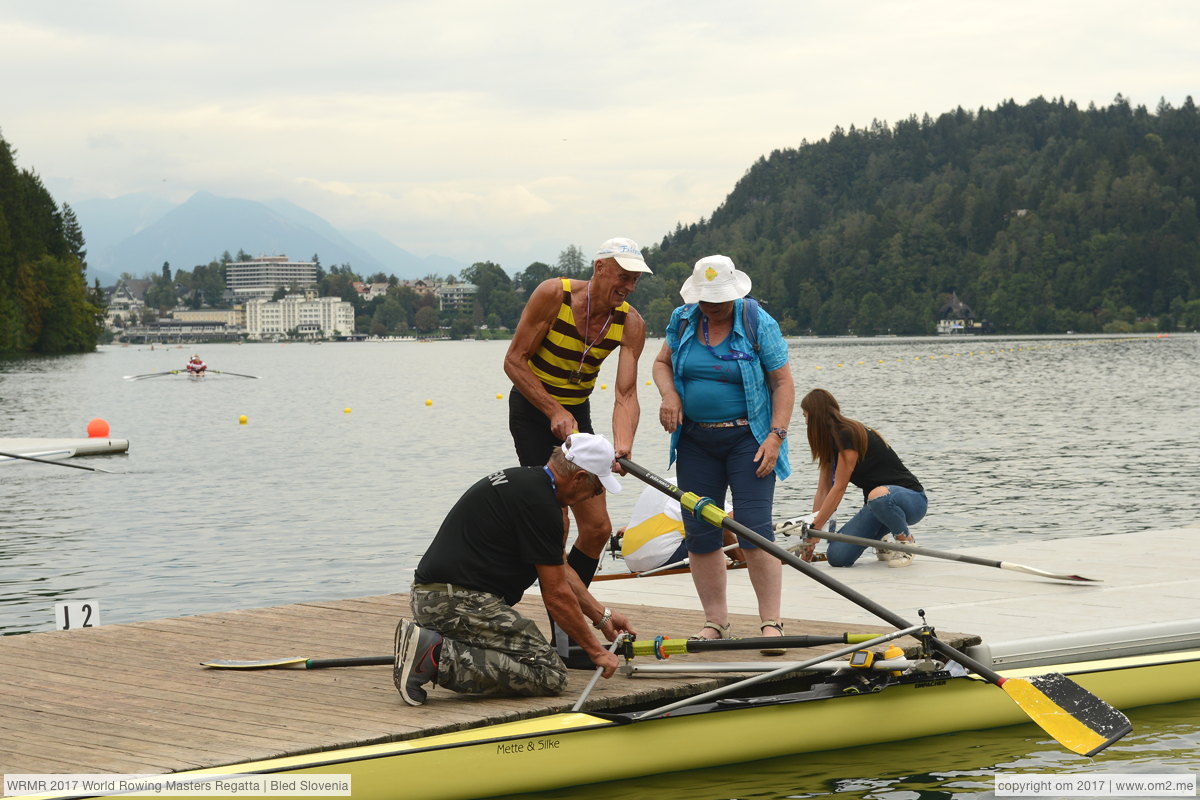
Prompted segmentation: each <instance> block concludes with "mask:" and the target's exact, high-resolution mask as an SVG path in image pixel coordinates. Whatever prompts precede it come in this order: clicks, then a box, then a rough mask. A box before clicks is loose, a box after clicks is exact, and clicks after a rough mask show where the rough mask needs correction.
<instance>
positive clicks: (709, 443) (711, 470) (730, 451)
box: [675, 420, 775, 553]
mask: <svg viewBox="0 0 1200 800" xmlns="http://www.w3.org/2000/svg"><path fill="white" fill-rule="evenodd" d="M757 452H758V440H757V439H755V438H754V434H753V433H751V432H750V426H748V425H742V426H739V427H736V428H701V427H700V426H699V425H697V424H696V423H694V422H692V421H691V420H684V422H683V433H682V434H681V435H680V437H679V444H678V446H677V448H676V451H675V453H676V459H677V461H676V464H675V476H676V480H677V481H678V482H679V488H681V489H683V490H684V491H685V492H695V493H696V494H698V495H700V496H701V497H709V498H712V500H713V502H715V503H717V504H718V505H719V506H721V507H722V508H723V507H724V505H725V490H726V489H729V490H731V491H732V494H733V513H734V515H735V516H736V517H737V521H738V522H740V523H742V524H743V525H745V526H746V527H747V528H750V529H751V530H752V531H754V532H755V533H758V534H761V535H762V536H764V537H766V538H767V539H770V540H771V541H775V531H774V526H773V525H772V522H771V505H772V501H773V500H774V498H775V473H774V471H772V472H770V473H768V474H767V476H766V477H765V478H760V477H758V476H757V475H755V474H754V471H755V470H756V469H758V465H757V464H756V463H755V462H754V454H755V453H757ZM683 527H684V530H686V531H687V537H686V538H685V539H684V543H685V544H686V545H687V549H688V552H691V553H712V552H714V551H717V550H720V549H721V541H722V538H723V536H722V533H721V529H720V528H715V527H713V526H712V525H710V524H708V523H707V522H704V521H703V520H698V519H695V518H694V517H692V515H691V513H690V512H689V511H688V510H687V509H684V511H683ZM738 539H739V541H740V543H741V546H742V547H754V546H755V545H753V544H751V543H750V542H747V541H745V540H743V539H741V537H738Z"/></svg>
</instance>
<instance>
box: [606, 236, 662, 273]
mask: <svg viewBox="0 0 1200 800" xmlns="http://www.w3.org/2000/svg"><path fill="white" fill-rule="evenodd" d="M604 258H615V259H616V260H617V263H618V264H620V265H621V269H623V270H626V271H627V272H650V267H648V266H646V257H645V256H643V255H642V248H640V247H638V244H637V242H635V241H634V240H633V239H622V238H619V237H618V238H616V239H609V240H608V241H607V242H605V243H604V244H602V245H600V249H599V250H597V251H596V256H595V257H594V258H593V259H592V263H593V264H594V263H596V262H597V261H599V260H601V259H604Z"/></svg>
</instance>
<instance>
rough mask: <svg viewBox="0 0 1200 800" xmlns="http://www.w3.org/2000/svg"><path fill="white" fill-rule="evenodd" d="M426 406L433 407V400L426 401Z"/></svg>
mask: <svg viewBox="0 0 1200 800" xmlns="http://www.w3.org/2000/svg"><path fill="white" fill-rule="evenodd" d="M425 405H427V406H431V405H433V401H432V400H426V401H425Z"/></svg>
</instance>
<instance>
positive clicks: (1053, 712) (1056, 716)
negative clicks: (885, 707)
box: [617, 458, 1133, 755]
mask: <svg viewBox="0 0 1200 800" xmlns="http://www.w3.org/2000/svg"><path fill="white" fill-rule="evenodd" d="M617 462H618V463H619V464H620V465H621V466H622V467H623V468H624V469H625V471H626V472H628V473H629V474H630V475H633V476H634V477H635V478H637V479H638V480H640V481H642V482H643V483H647V484H649V485H650V486H653V487H655V488H657V489H658V490H659V491H661V492H663V493H664V494H667V495H670V496H671V497H674V498H675V499H676V500H678V501H679V504H680V506H682V507H683V508H684V509H685V510H687V511H690V512H692V515H693V516H696V517H698V518H700V519H703V520H705V521H707V522H709V523H711V524H712V525H715V526H717V527H719V528H724V529H726V530H728V531H730V532H732V533H735V534H737V535H738V536H740V537H742V538H743V539H747V540H749V541H751V542H753V543H754V544H756V545H758V547H759V548H760V549H761V550H764V551H766V552H768V553H770V554H771V555H773V556H775V557H776V558H778V559H779V560H780V561H782V562H783V563H784V564H787V565H788V566H790V567H792V568H794V569H796V570H799V571H800V572H802V573H804V574H805V575H807V576H808V577H810V578H812V579H813V580H814V581H816V582H817V583H820V584H821V585H823V586H825V587H826V588H828V589H831V590H832V591H834V592H836V593H837V594H839V595H841V596H842V597H844V598H846V599H847V600H849V601H850V602H852V603H854V604H856V605H857V606H859V607H860V608H863V609H866V610H867V611H870V612H871V613H872V614H874V615H875V616H877V617H879V618H880V619H882V620H884V621H886V622H888V623H889V624H891V625H894V626H895V627H896V628H908V627H910V626H911V623H910V622H908V621H906V620H905V619H904V618H903V617H901V616H900V615H899V614H897V613H895V612H894V611H892V610H891V609H889V608H887V607H885V606H882V605H880V604H879V603H877V602H875V601H874V600H872V599H871V598H869V597H867V596H866V595H864V594H862V593H861V592H859V591H858V590H857V589H853V588H851V587H849V586H847V585H846V584H844V583H842V582H841V581H839V580H838V579H836V578H834V577H833V576H832V575H830V574H828V573H827V572H825V571H822V570H818V569H817V568H816V567H814V566H813V565H812V564H809V563H808V562H806V561H804V560H803V559H801V558H799V557H798V556H797V555H796V554H795V553H792V552H791V551H789V550H786V549H785V548H783V547H780V546H779V545H778V544H776V543H775V542H773V541H771V540H770V539H767V538H765V537H763V536H762V535H760V534H759V533H757V532H756V531H753V530H751V529H750V528H747V527H746V526H745V525H743V524H742V523H740V522H738V521H737V520H735V519H733V518H732V517H731V516H729V515H728V514H726V513H725V512H724V511H723V510H722V509H721V508H720V507H719V506H718V505H717V504H716V503H714V502H713V501H712V500H711V499H710V498H707V497H699V496H698V495H696V494H694V493H692V492H684V491H683V490H682V489H680V488H679V487H678V486H675V485H674V484H672V483H669V482H668V481H666V480H664V479H663V478H660V477H659V476H657V475H655V474H654V473H653V472H650V471H649V470H648V469H646V468H645V467H642V466H639V465H638V464H635V463H634V462H632V461H630V460H629V459H627V458H619V459H617ZM925 640H926V641H927V642H928V643H929V645H930V646H931V647H933V648H934V649H935V650H937V651H938V652H939V653H941V654H942V655H944V656H946V657H947V658H952V659H954V660H955V661H957V662H958V663H959V664H962V665H963V666H964V667H966V668H967V669H969V670H971V671H972V672H974V673H975V674H976V675H979V676H980V677H982V678H984V679H985V680H987V681H988V683H991V684H993V685H995V686H999V687H1001V688H1005V687H1004V685H1005V683H1006V682H1007V680H1008V679H1006V678H1004V676H1002V675H1000V674H999V673H998V672H996V671H995V670H994V669H992V668H991V667H989V666H987V665H986V664H982V663H980V662H979V661H976V660H975V659H973V658H971V657H970V656H968V655H967V654H966V653H963V652H961V651H959V650H957V649H955V648H953V647H951V646H950V645H948V644H946V643H945V642H943V641H942V640H941V639H939V638H937V637H936V636H933V635H929V636H926V637H925ZM1043 677H1044V678H1046V679H1047V680H1045V681H1044V682H1043V681H1040V680H1039V679H1033V680H1030V681H1025V682H1024V683H1025V686H1024V687H1023V686H1021V684H1020V683H1016V684H1014V685H1013V687H1012V691H1008V690H1007V689H1005V691H1008V695H1009V697H1010V698H1012V699H1013V700H1017V695H1019V696H1021V697H1022V700H1020V701H1018V704H1019V705H1020V707H1021V709H1022V710H1023V711H1025V712H1026V713H1027V714H1029V715H1030V716H1031V717H1032V718H1033V721H1034V722H1036V723H1037V724H1038V725H1040V726H1041V727H1042V729H1043V730H1044V731H1046V733H1048V734H1050V735H1051V736H1053V737H1054V738H1055V739H1056V740H1058V741H1059V742H1060V743H1061V744H1062V745H1063V746H1064V747H1066V748H1068V749H1070V750H1071V751H1073V752H1076V753H1082V754H1084V755H1090V754H1091V753H1098V752H1100V751H1101V750H1103V749H1104V748H1105V747H1107V746H1108V745H1110V744H1112V742H1114V741H1116V740H1117V739H1120V738H1121V737H1122V736H1124V735H1125V734H1126V733H1129V731H1131V730H1133V726H1132V725H1130V724H1129V720H1128V719H1127V718H1126V717H1125V715H1124V714H1122V713H1121V712H1120V711H1118V710H1117V709H1115V708H1113V707H1112V706H1110V705H1109V704H1108V703H1106V702H1104V701H1103V700H1101V699H1100V698H1099V697H1096V696H1095V695H1093V694H1092V693H1090V692H1089V691H1087V690H1086V689H1084V688H1083V687H1082V686H1079V685H1078V684H1076V683H1074V682H1073V681H1071V679H1070V678H1067V677H1066V676H1065V675H1057V676H1053V673H1052V674H1050V675H1046V676H1043ZM1026 687H1028V688H1026ZM1080 731H1089V733H1088V734H1086V735H1080ZM1060 735H1061V736H1063V737H1065V738H1059V737H1060ZM1080 748H1082V749H1080Z"/></svg>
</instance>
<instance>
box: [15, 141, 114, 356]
mask: <svg viewBox="0 0 1200 800" xmlns="http://www.w3.org/2000/svg"><path fill="white" fill-rule="evenodd" d="M83 248H84V242H83V231H82V230H81V229H80V227H79V222H78V220H76V218H75V214H74V212H72V211H71V208H70V207H69V206H67V205H66V204H64V205H63V206H62V208H61V209H60V208H59V207H58V206H57V205H56V204H55V202H54V198H53V197H51V196H50V193H49V192H48V191H46V187H45V186H43V185H42V181H41V179H40V178H38V176H37V175H35V174H34V173H32V172H30V171H28V170H18V169H17V167H16V164H15V161H14V158H13V151H12V148H10V147H9V145H8V143H7V142H5V141H4V139H3V138H0V353H5V352H40V353H72V352H82V351H90V350H95V349H96V340H97V337H98V336H99V333H100V323H101V321H102V319H103V311H102V309H101V308H100V306H99V303H100V300H99V297H98V295H99V289H95V290H93V291H89V290H88V288H87V285H86V281H85V279H84V270H85V269H86V266H85V263H84V255H85V252H84V249H83Z"/></svg>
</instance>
